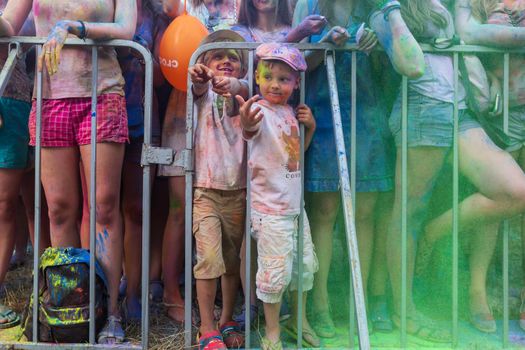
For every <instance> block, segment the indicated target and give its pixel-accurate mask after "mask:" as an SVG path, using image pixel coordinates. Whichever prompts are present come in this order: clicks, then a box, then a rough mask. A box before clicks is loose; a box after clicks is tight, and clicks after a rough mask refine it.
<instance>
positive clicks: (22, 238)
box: [9, 197, 29, 266]
mask: <svg viewBox="0 0 525 350" xmlns="http://www.w3.org/2000/svg"><path fill="white" fill-rule="evenodd" d="M16 206H17V208H16V218H15V222H16V230H15V232H16V235H15V251H14V253H13V256H12V257H11V259H10V262H9V265H10V266H12V265H13V264H14V265H19V264H23V263H24V261H25V260H26V254H27V241H28V238H29V229H28V223H27V219H26V216H25V213H24V212H25V208H24V203H23V202H22V200H21V199H20V197H19V198H18V200H17V205H16Z"/></svg>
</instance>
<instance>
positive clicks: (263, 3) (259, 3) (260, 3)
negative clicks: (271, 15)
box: [251, 0, 278, 12]
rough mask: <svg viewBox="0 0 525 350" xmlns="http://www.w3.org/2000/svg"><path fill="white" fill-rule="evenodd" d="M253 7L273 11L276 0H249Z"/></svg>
mask: <svg viewBox="0 0 525 350" xmlns="http://www.w3.org/2000/svg"><path fill="white" fill-rule="evenodd" d="M251 1H252V3H253V7H255V9H256V10H257V11H259V12H266V11H275V7H276V6H277V1H278V0H251Z"/></svg>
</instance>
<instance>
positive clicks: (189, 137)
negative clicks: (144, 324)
mask: <svg viewBox="0 0 525 350" xmlns="http://www.w3.org/2000/svg"><path fill="white" fill-rule="evenodd" d="M193 58H195V60H196V57H195V56H193V57H192V60H191V62H190V67H191V66H192V65H193V64H195V60H193ZM186 86H187V87H188V90H187V91H188V93H187V94H188V99H187V103H186V151H187V152H188V153H189V154H191V157H190V158H191V159H193V94H192V93H191V89H192V83H191V79H190V77H189V74H188V83H187V85H186ZM185 181H186V184H185V185H186V205H185V219H184V225H185V240H184V246H185V249H184V347H185V348H186V349H190V348H191V338H192V336H191V330H192V323H191V314H192V308H191V304H192V299H193V294H192V284H191V283H192V279H191V276H192V259H191V258H192V249H193V248H192V239H193V235H192V213H193V161H192V162H191V164H186V167H185Z"/></svg>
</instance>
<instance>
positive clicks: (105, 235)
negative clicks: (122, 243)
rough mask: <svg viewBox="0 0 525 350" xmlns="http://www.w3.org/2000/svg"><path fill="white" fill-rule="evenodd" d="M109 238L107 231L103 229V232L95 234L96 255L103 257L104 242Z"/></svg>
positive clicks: (104, 250) (104, 252) (104, 251)
mask: <svg viewBox="0 0 525 350" xmlns="http://www.w3.org/2000/svg"><path fill="white" fill-rule="evenodd" d="M108 238H109V233H108V230H107V229H104V231H103V232H99V233H98V234H97V253H99V254H102V255H105V254H106V251H107V249H106V240H107V239H108Z"/></svg>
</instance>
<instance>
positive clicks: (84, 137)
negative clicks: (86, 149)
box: [29, 94, 128, 147]
mask: <svg viewBox="0 0 525 350" xmlns="http://www.w3.org/2000/svg"><path fill="white" fill-rule="evenodd" d="M97 101H98V102H97V142H115V143H125V142H127V141H128V117H127V113H126V99H125V98H124V96H121V95H118V94H105V95H101V96H99V97H98V99H97ZM29 134H30V141H29V143H30V145H32V146H35V144H36V100H33V107H32V108H31V114H30V116H29ZM90 143H91V97H78V98H62V99H56V100H43V101H42V147H72V146H81V145H88V144H90Z"/></svg>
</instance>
